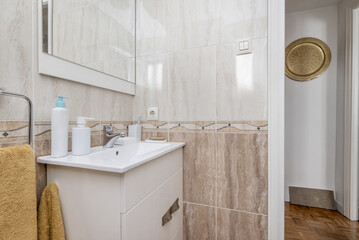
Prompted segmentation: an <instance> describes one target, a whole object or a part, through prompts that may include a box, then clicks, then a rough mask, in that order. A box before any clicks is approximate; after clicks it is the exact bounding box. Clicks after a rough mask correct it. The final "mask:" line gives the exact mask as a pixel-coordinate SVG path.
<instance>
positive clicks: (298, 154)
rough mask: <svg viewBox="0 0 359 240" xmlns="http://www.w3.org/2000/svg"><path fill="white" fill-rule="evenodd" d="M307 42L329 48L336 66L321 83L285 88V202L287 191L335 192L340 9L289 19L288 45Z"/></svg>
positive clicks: (288, 84) (297, 14) (291, 83)
mask: <svg viewBox="0 0 359 240" xmlns="http://www.w3.org/2000/svg"><path fill="white" fill-rule="evenodd" d="M302 37H315V38H319V39H321V40H323V41H324V42H326V43H327V44H328V46H329V47H330V49H331V52H332V62H331V64H330V66H329V68H328V70H327V71H326V72H325V73H324V74H323V75H322V76H320V77H319V78H316V79H314V80H312V81H308V82H297V81H293V80H291V79H289V78H286V83H285V84H286V86H285V105H286V106H285V118H286V120H285V122H286V126H285V131H286V133H285V198H286V201H288V200H289V193H288V186H299V187H309V188H320V189H329V190H334V188H335V155H336V104H337V103H336V100H337V99H336V96H337V60H336V59H337V6H329V7H324V8H317V9H311V10H307V11H301V12H292V13H288V14H287V15H286V45H288V44H290V43H291V42H292V41H294V40H297V39H298V38H302Z"/></svg>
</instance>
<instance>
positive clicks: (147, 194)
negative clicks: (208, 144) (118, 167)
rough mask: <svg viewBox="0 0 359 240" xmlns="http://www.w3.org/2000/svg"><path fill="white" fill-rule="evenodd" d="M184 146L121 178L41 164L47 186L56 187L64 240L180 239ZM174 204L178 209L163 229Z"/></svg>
mask: <svg viewBox="0 0 359 240" xmlns="http://www.w3.org/2000/svg"><path fill="white" fill-rule="evenodd" d="M182 146H183V145H182ZM182 146H180V147H178V146H177V147H176V148H174V149H173V150H168V149H167V150H168V151H166V153H165V154H162V155H161V154H157V155H161V156H159V157H156V158H153V159H152V160H150V161H147V162H145V163H143V164H141V165H139V166H136V167H134V168H132V169H130V170H127V171H125V172H123V173H121V172H111V171H102V170H94V169H89V168H88V167H87V168H86V167H78V166H77V167H73V166H69V165H70V164H61V165H60V164H49V163H48V162H49V158H48V159H47V160H46V159H45V158H42V159H39V160H38V161H39V162H46V161H47V163H48V166H47V180H48V182H55V183H57V185H58V186H59V193H60V199H61V207H62V214H63V220H64V226H65V232H66V239H67V240H147V239H148V240H173V239H175V240H179V239H182V231H183V226H182V222H183V203H182V201H183V198H182V195H183V193H182V189H183V187H182V184H183V174H182V172H183V169H182ZM157 151H159V150H157ZM96 154H97V153H96ZM97 155H99V154H97ZM147 156H148V154H147ZM77 161H78V162H81V160H77ZM108 163H109V164H111V163H110V160H109V161H108ZM85 165H86V164H84V166H85ZM177 199H178V206H179V209H178V210H177V211H175V212H173V213H172V214H170V216H171V217H172V219H171V220H170V221H169V222H167V223H166V224H165V225H164V226H162V218H163V216H164V215H165V214H166V212H167V213H168V211H169V209H170V208H171V206H173V205H175V204H174V203H175V202H176V200H177ZM167 216H168V214H167Z"/></svg>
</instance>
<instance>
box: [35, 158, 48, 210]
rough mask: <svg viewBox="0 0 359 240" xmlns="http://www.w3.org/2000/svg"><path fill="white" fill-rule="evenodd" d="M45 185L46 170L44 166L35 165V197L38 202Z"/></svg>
mask: <svg viewBox="0 0 359 240" xmlns="http://www.w3.org/2000/svg"><path fill="white" fill-rule="evenodd" d="M46 185H47V168H46V165H45V164H40V163H36V197H37V203H39V202H40V199H41V194H42V192H43V191H44V188H45V187H46Z"/></svg>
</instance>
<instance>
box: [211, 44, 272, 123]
mask: <svg viewBox="0 0 359 240" xmlns="http://www.w3.org/2000/svg"><path fill="white" fill-rule="evenodd" d="M251 43H252V53H251V54H244V55H237V51H238V43H229V44H223V45H219V46H217V58H216V59H217V60H216V62H217V67H216V69H217V70H216V71H217V77H216V87H217V92H216V98H217V120H218V121H266V120H267V118H268V117H267V39H266V38H260V39H253V40H252V41H251Z"/></svg>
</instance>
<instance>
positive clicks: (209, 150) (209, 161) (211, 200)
mask: <svg viewBox="0 0 359 240" xmlns="http://www.w3.org/2000/svg"><path fill="white" fill-rule="evenodd" d="M169 140H170V141H171V142H185V143H186V146H185V147H184V151H183V188H184V189H183V199H184V201H187V202H193V203H200V204H206V205H211V206H215V203H216V197H215V194H216V189H215V186H216V158H215V138H214V133H192V132H170V134H169Z"/></svg>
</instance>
